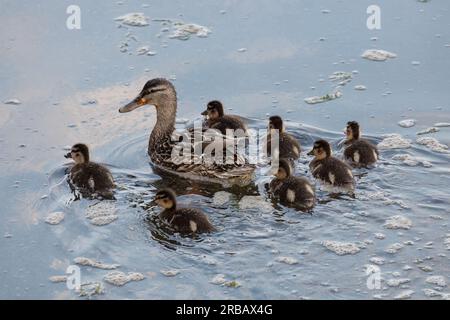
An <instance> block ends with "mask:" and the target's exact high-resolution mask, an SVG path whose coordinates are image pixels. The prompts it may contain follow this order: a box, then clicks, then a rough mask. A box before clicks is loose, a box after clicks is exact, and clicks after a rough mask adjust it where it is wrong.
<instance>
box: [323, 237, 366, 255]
mask: <svg viewBox="0 0 450 320" xmlns="http://www.w3.org/2000/svg"><path fill="white" fill-rule="evenodd" d="M322 245H323V246H324V247H325V248H327V249H328V250H330V251H333V252H334V253H336V254H337V255H339V256H343V255H347V254H356V253H358V252H359V251H360V248H359V247H358V246H357V245H356V244H354V243H351V242H339V241H331V240H326V241H323V242H322Z"/></svg>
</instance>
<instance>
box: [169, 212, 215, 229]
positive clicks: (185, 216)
mask: <svg viewBox="0 0 450 320" xmlns="http://www.w3.org/2000/svg"><path fill="white" fill-rule="evenodd" d="M160 218H161V220H164V221H166V222H167V223H168V224H169V225H171V226H172V227H173V228H174V229H175V230H176V231H178V232H180V233H182V234H189V233H208V232H213V231H215V230H216V228H214V226H213V225H212V224H211V222H210V221H209V219H208V217H207V216H206V215H205V214H204V213H203V212H201V211H200V210H197V209H193V208H180V209H166V210H164V211H163V212H161V214H160Z"/></svg>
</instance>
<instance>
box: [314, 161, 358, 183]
mask: <svg viewBox="0 0 450 320" xmlns="http://www.w3.org/2000/svg"><path fill="white" fill-rule="evenodd" d="M310 169H311V172H312V174H313V176H314V177H315V178H316V179H319V180H321V181H323V182H325V183H328V184H331V185H333V186H339V187H350V186H353V185H354V179H353V174H352V170H351V167H350V166H349V165H348V164H346V163H345V162H343V161H341V160H339V159H337V158H335V157H328V158H326V159H322V160H313V161H311V164H310Z"/></svg>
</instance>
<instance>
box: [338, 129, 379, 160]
mask: <svg viewBox="0 0 450 320" xmlns="http://www.w3.org/2000/svg"><path fill="white" fill-rule="evenodd" d="M345 135H346V136H347V139H346V141H345V145H346V147H345V150H344V157H345V159H346V160H347V161H348V162H349V163H350V164H351V165H353V166H355V167H366V166H369V165H372V164H374V163H375V162H377V160H378V155H379V154H378V149H377V147H376V146H375V145H373V144H372V143H370V142H369V141H367V140H365V139H361V138H360V136H361V130H360V127H359V124H358V122H356V121H349V122H348V123H347V127H346V128H345Z"/></svg>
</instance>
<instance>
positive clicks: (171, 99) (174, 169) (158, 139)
mask: <svg viewBox="0 0 450 320" xmlns="http://www.w3.org/2000/svg"><path fill="white" fill-rule="evenodd" d="M147 104H148V105H153V106H155V108H156V124H155V127H154V128H153V130H152V133H151V134H150V139H149V142H148V154H149V156H150V159H151V162H152V163H153V165H154V166H156V168H158V169H162V170H163V171H166V172H169V173H173V174H176V175H179V176H181V177H184V178H187V179H194V180H201V181H209V182H216V183H220V184H222V185H224V186H231V185H233V184H238V185H247V184H249V183H250V182H251V181H252V179H253V174H254V169H255V168H254V166H253V165H250V164H248V163H247V162H246V161H234V160H235V159H234V160H233V161H232V162H231V163H228V162H227V163H226V164H220V163H217V162H216V161H214V162H211V161H207V162H205V161H204V157H203V154H202V156H201V160H202V161H198V162H197V161H196V162H195V163H194V162H193V161H191V162H190V163H185V161H183V162H182V163H180V162H179V161H176V160H175V161H174V159H173V158H172V150H173V148H174V147H175V145H176V143H177V141H174V140H173V139H172V134H173V132H174V131H175V119H176V112H177V93H176V91H175V87H174V86H173V84H172V83H171V82H170V81H168V80H166V79H162V78H156V79H152V80H149V81H147V83H146V84H145V85H144V88H143V89H142V90H141V92H140V93H139V95H138V96H137V97H136V98H134V99H133V100H132V101H131V102H130V103H128V104H126V105H125V106H123V107H121V108H120V109H119V112H120V113H125V112H130V111H133V110H135V109H137V108H139V107H142V106H144V105H147ZM191 159H192V158H191Z"/></svg>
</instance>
